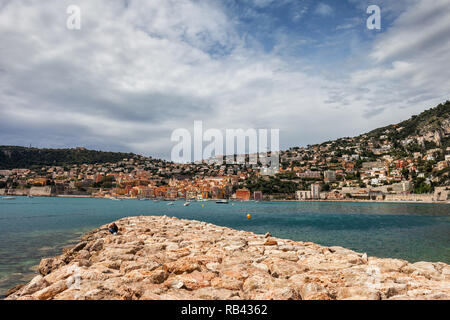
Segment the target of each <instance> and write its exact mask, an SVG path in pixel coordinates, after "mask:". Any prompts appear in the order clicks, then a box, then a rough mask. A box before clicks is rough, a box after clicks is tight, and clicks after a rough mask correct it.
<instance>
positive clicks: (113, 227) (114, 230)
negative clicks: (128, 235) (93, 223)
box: [108, 222, 119, 234]
mask: <svg viewBox="0 0 450 320" xmlns="http://www.w3.org/2000/svg"><path fill="white" fill-rule="evenodd" d="M108 230H109V232H111V234H117V232H119V227H117V225H116V224H115V223H114V222H113V223H111V224H110V225H109V227H108Z"/></svg>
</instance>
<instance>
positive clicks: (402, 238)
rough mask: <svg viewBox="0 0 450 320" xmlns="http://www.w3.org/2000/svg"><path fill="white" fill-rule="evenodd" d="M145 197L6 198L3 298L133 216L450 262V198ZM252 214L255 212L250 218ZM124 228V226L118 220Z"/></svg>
mask: <svg viewBox="0 0 450 320" xmlns="http://www.w3.org/2000/svg"><path fill="white" fill-rule="evenodd" d="M183 204H184V201H174V202H173V205H168V202H167V201H158V202H156V201H153V200H148V201H142V200H137V199H123V200H121V201H113V200H110V199H95V198H62V197H34V198H27V197H16V198H15V199H4V197H3V198H0V298H1V297H3V295H4V294H5V292H6V290H8V289H9V288H11V287H13V286H15V285H17V284H21V283H25V282H27V281H29V280H31V279H32V278H33V277H34V276H35V275H36V274H37V265H38V264H39V261H40V259H42V258H44V257H52V256H56V255H59V254H61V253H62V249H63V248H64V247H68V246H70V245H73V244H75V243H77V242H79V240H80V237H81V235H83V234H84V233H86V232H88V231H90V230H92V229H94V228H97V227H99V226H101V225H103V224H106V223H109V222H112V221H115V220H118V219H120V218H123V217H127V216H137V215H155V216H162V215H167V216H173V217H178V218H183V219H193V220H199V221H206V222H209V223H213V224H216V225H219V226H226V227H231V228H234V229H238V230H246V231H252V232H254V233H257V234H265V233H266V232H270V233H271V234H272V235H273V236H275V237H279V238H283V239H292V240H297V241H311V242H315V243H318V244H320V245H324V246H342V247H345V248H349V249H352V250H355V251H357V252H361V253H363V252H366V253H367V254H368V255H369V256H376V257H383V258H400V259H405V260H408V261H410V262H417V261H432V262H439V261H440V262H445V263H448V264H450V205H449V204H429V203H382V202H323V201H317V202H294V201H261V202H255V201H247V202H240V201H230V202H229V203H228V204H217V203H215V201H205V202H192V203H191V204H190V205H189V206H184V205H183ZM249 214H250V216H251V218H250V219H248V215H249ZM119 227H120V226H119Z"/></svg>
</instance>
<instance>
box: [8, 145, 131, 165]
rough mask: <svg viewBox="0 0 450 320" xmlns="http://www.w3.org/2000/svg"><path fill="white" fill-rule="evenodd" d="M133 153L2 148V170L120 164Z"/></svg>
mask: <svg viewBox="0 0 450 320" xmlns="http://www.w3.org/2000/svg"><path fill="white" fill-rule="evenodd" d="M134 156H135V155H134V154H133V153H122V152H104V151H95V150H87V149H84V148H76V149H38V148H27V147H18V146H0V169H14V168H32V167H35V166H45V165H56V166H65V165H75V164H77V165H79V164H83V163H85V164H94V163H105V162H119V161H121V160H122V159H123V158H131V157H134Z"/></svg>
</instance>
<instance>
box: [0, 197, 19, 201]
mask: <svg viewBox="0 0 450 320" xmlns="http://www.w3.org/2000/svg"><path fill="white" fill-rule="evenodd" d="M15 198H16V197H3V198H2V199H3V200H14V199H15Z"/></svg>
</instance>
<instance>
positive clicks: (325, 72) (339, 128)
mask: <svg viewBox="0 0 450 320" xmlns="http://www.w3.org/2000/svg"><path fill="white" fill-rule="evenodd" d="M70 5H77V6H78V7H79V8H80V10H81V11H80V12H81V20H80V21H81V28H80V29H79V30H71V29H68V28H67V19H68V18H69V14H68V13H67V7H68V6H70ZM369 5H378V6H379V7H380V9H381V29H380V30H376V29H375V30H369V29H368V28H367V26H366V20H367V19H368V17H369V16H370V14H368V13H367V12H366V10H367V7H368V6H369ZM449 65H450V0H395V1H394V0H391V1H387V0H367V1H366V0H335V1H331V0H324V1H322V0H226V1H225V0H223V1H219V0H84V1H76V0H71V1H66V0H47V1H40V0H0V145H22V146H29V145H32V146H34V147H52V148H64V147H77V146H83V147H86V148H89V149H95V150H105V151H124V152H135V153H138V154H142V155H146V156H153V157H157V158H164V159H169V158H170V154H171V149H172V147H173V146H174V145H175V143H174V142H172V141H171V140H170V137H171V134H172V132H173V131H174V130H176V129H179V128H186V129H188V130H190V131H191V132H192V130H193V125H194V121H203V127H204V129H205V130H206V129H208V128H217V129H219V130H222V131H224V130H225V129H237V128H243V129H249V128H255V129H279V130H280V147H281V149H287V148H289V147H294V146H306V145H308V144H314V143H320V142H323V141H327V140H331V139H336V138H339V137H347V136H356V135H359V134H361V133H364V132H367V131H369V130H372V129H375V128H377V127H380V126H384V125H388V124H392V123H396V122H399V121H402V120H406V119H407V118H409V117H410V116H411V115H413V114H418V113H420V112H422V111H424V110H426V109H429V108H431V107H434V106H436V105H437V104H439V103H441V102H444V101H446V100H448V99H450V68H449V67H448V66H449Z"/></svg>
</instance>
